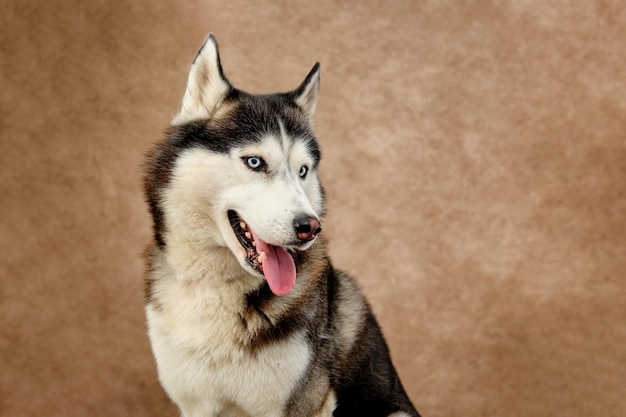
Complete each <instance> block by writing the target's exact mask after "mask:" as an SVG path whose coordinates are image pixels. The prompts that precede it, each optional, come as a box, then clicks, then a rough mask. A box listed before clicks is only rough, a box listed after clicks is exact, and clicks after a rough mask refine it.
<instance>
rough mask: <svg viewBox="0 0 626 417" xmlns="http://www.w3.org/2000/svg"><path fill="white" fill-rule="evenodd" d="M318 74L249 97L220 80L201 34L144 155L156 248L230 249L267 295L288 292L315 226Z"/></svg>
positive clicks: (319, 201)
mask: <svg viewBox="0 0 626 417" xmlns="http://www.w3.org/2000/svg"><path fill="white" fill-rule="evenodd" d="M319 73H320V71H319V64H316V65H315V66H314V67H313V69H312V70H311V71H310V73H309V74H308V75H307V77H306V78H305V80H304V82H303V83H302V84H301V85H300V86H299V87H298V88H296V89H295V90H293V91H291V92H287V93H278V94H270V95H252V94H248V93H246V92H244V91H241V90H239V89H236V88H234V87H233V86H232V85H231V83H230V82H229V81H228V80H227V79H226V77H225V76H224V72H223V70H222V67H221V64H220V58H219V53H218V47H217V43H216V42H215V39H214V38H213V36H212V35H209V37H208V38H207V40H206V41H205V43H204V45H203V46H202V48H201V49H200V51H199V52H198V55H197V56H196V59H195V60H194V62H193V64H192V67H191V71H190V73H189V78H188V82H187V88H186V91H185V95H184V98H183V103H182V108H181V110H180V112H179V113H178V114H177V115H176V116H175V117H174V120H173V121H172V126H171V127H170V128H169V130H168V132H167V135H166V138H165V140H164V141H163V142H162V143H160V144H159V145H158V146H157V147H156V148H155V149H154V150H153V151H152V152H151V154H150V155H149V157H148V163H147V175H146V177H145V189H146V194H147V199H148V203H149V204H150V208H151V212H152V215H153V219H154V233H155V240H156V242H157V244H158V245H159V246H161V247H162V248H164V247H167V246H170V245H187V246H189V247H193V249H194V250H200V251H201V250H203V249H204V250H210V248H212V247H215V246H222V247H224V246H225V247H228V248H229V249H230V251H231V252H232V253H233V254H234V256H235V257H236V258H237V260H238V261H239V263H240V264H241V266H242V267H243V268H244V269H245V270H247V271H248V272H250V273H252V274H255V275H257V276H259V277H265V279H267V281H268V284H269V286H270V288H271V290H272V291H273V292H274V293H275V294H277V295H283V294H287V293H288V292H290V291H291V288H292V287H293V285H294V283H295V275H296V268H295V264H294V259H293V256H292V255H293V254H294V253H296V251H303V250H306V249H308V248H309V247H310V246H311V245H312V244H313V242H314V240H315V239H316V237H317V235H318V233H319V232H320V231H321V226H320V216H321V214H322V212H323V191H322V188H321V186H320V184H319V182H318V178H317V167H318V164H319V161H320V152H319V149H318V145H317V141H316V138H315V134H314V132H313V113H314V111H315V105H316V101H317V92H318V89H319Z"/></svg>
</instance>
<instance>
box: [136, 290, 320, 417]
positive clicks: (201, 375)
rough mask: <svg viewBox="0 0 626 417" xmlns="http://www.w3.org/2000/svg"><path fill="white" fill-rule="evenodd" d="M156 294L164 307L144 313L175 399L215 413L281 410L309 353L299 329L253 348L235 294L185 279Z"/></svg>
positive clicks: (275, 412) (160, 367)
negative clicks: (245, 343)
mask: <svg viewBox="0 0 626 417" xmlns="http://www.w3.org/2000/svg"><path fill="white" fill-rule="evenodd" d="M161 294H163V296H162V297H161V299H160V300H159V301H160V302H161V303H162V305H161V308H159V309H156V308H155V307H154V306H153V305H148V307H147V318H148V323H149V333H150V339H151V342H152V348H153V351H154V354H155V357H156V361H157V365H158V370H159V377H160V379H161V382H162V384H163V386H164V387H165V389H166V390H167V391H168V393H169V395H170V396H171V397H172V398H173V399H174V401H176V402H177V403H178V405H179V406H180V407H181V408H182V409H185V408H192V409H205V410H207V411H208V410H212V412H213V413H215V414H219V413H220V412H222V410H223V409H224V408H225V407H236V408H238V409H239V410H240V411H243V412H244V413H245V414H248V415H254V416H265V415H267V416H270V415H272V416H276V415H280V414H281V412H282V410H283V409H284V406H285V404H286V402H287V401H288V399H289V396H290V394H291V393H292V391H293V390H294V389H295V387H296V384H297V383H298V380H300V378H301V377H302V375H303V374H304V373H305V372H306V369H307V366H308V363H309V360H310V354H311V352H310V349H309V346H308V344H307V343H306V338H305V337H304V335H303V334H299V333H296V334H294V335H293V336H291V337H289V338H286V339H284V340H282V341H280V342H276V343H272V344H268V345H266V346H264V347H262V348H259V349H257V350H255V351H253V352H252V351H250V350H248V349H245V348H243V347H241V344H240V343H238V340H239V338H240V337H241V331H242V324H241V319H240V315H239V313H238V311H237V304H236V302H235V301H234V300H229V299H228V298H229V297H224V294H216V293H215V292H206V291H203V289H202V288H188V287H187V288H185V286H184V285H179V286H177V285H173V286H171V287H170V288H168V289H167V291H166V292H162V293H161ZM174 302H175V304H172V303H174Z"/></svg>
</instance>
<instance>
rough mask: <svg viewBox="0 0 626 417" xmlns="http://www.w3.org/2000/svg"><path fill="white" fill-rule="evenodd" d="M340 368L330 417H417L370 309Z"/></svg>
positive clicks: (335, 382) (335, 383)
mask: <svg viewBox="0 0 626 417" xmlns="http://www.w3.org/2000/svg"><path fill="white" fill-rule="evenodd" d="M342 368H343V369H341V370H338V371H339V372H337V373H336V379H335V381H334V382H333V385H334V386H335V389H336V393H337V404H338V406H337V409H336V410H335V412H334V413H333V416H334V417H350V416H357V415H358V416H363V417H380V416H387V415H389V414H391V413H394V412H396V411H404V412H406V413H407V414H409V415H411V416H416V417H419V414H418V413H417V411H416V410H415V408H414V407H413V405H412V404H411V402H410V400H409V398H408V396H407V395H406V392H405V391H404V388H403V387H402V384H401V382H400V379H399V377H398V375H397V373H396V370H395V368H394V367H393V365H392V362H391V358H390V356H389V348H388V347H387V343H386V342H385V339H384V337H383V334H382V332H381V330H380V326H379V325H378V323H377V321H376V318H375V317H374V314H373V313H372V311H371V309H368V313H367V316H366V322H365V324H364V326H363V327H362V329H361V333H360V335H359V337H358V338H357V341H356V342H355V343H354V345H353V347H352V350H351V352H350V354H349V360H348V361H346V363H345V364H344V366H343V367H342Z"/></svg>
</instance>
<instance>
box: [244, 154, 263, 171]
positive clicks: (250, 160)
mask: <svg viewBox="0 0 626 417" xmlns="http://www.w3.org/2000/svg"><path fill="white" fill-rule="evenodd" d="M243 160H244V161H245V163H246V166H247V167H248V168H250V169H251V170H253V171H260V170H262V169H263V168H264V167H265V161H264V160H263V158H260V157H258V156H249V157H246V158H243Z"/></svg>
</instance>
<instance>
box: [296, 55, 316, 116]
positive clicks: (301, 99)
mask: <svg viewBox="0 0 626 417" xmlns="http://www.w3.org/2000/svg"><path fill="white" fill-rule="evenodd" d="M319 89H320V63H319V62H317V63H316V64H315V65H314V66H313V69H312V70H311V71H310V72H309V75H307V76H306V78H305V79H304V81H303V82H302V84H300V87H298V88H296V89H295V90H294V91H293V93H292V94H293V96H294V101H295V102H296V104H297V105H298V106H299V107H300V108H301V109H302V111H304V113H305V114H306V115H307V116H308V118H309V120H313V114H314V113H315V106H316V104H317V92H318V91H319Z"/></svg>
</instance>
